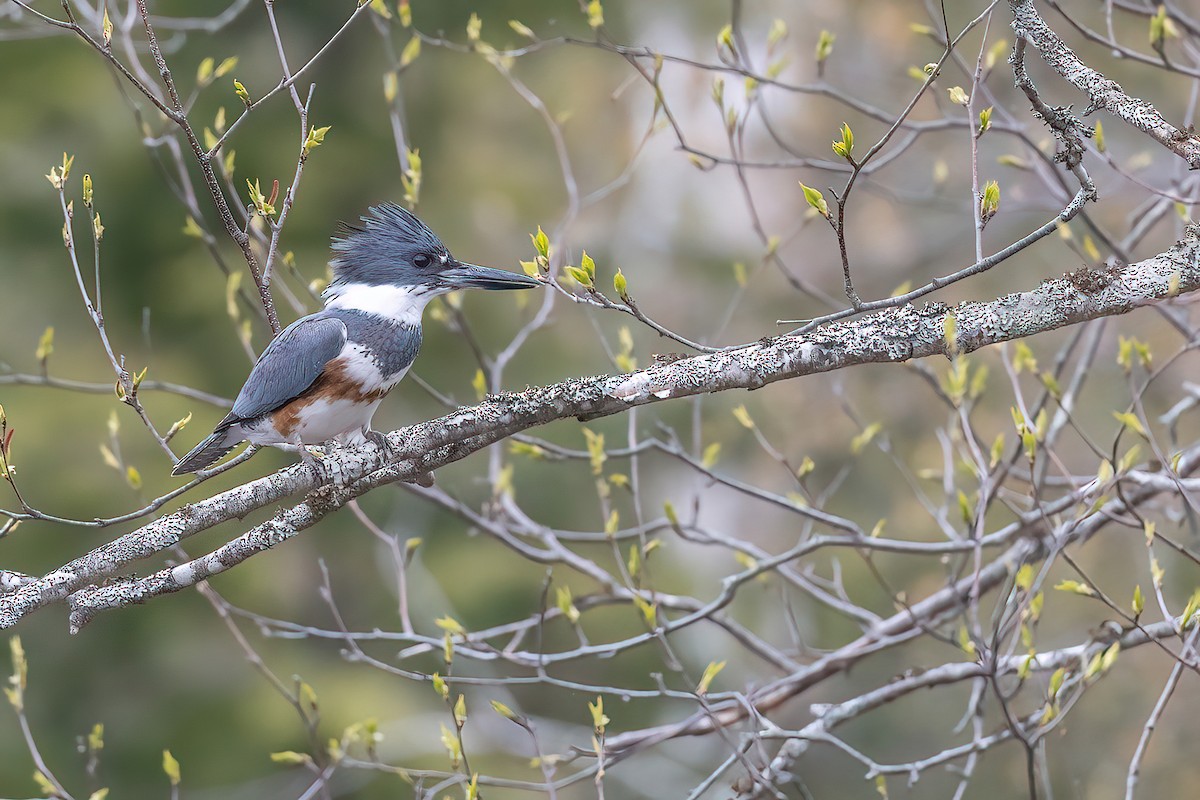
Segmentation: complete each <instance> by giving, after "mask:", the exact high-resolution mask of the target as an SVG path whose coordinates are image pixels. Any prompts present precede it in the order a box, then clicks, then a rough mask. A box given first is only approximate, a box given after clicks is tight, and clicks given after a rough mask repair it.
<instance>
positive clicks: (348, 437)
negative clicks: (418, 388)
mask: <svg viewBox="0 0 1200 800" xmlns="http://www.w3.org/2000/svg"><path fill="white" fill-rule="evenodd" d="M379 403H380V401H379V400H376V401H374V402H372V403H359V402H355V401H353V400H325V399H321V400H317V401H316V402H314V403H312V404H310V405H307V406H304V407H303V408H302V409H300V411H299V413H298V414H297V418H296V424H295V427H294V428H293V429H292V432H291V435H290V436H289V437H284V436H283V435H281V434H280V433H279V431H277V430H276V429H275V427H274V426H273V425H272V424H271V422H270V415H268V416H267V417H266V418H265V419H263V420H261V421H260V422H258V423H257V424H256V425H254V426H253V427H250V426H247V425H241V426H239V427H241V428H242V435H243V436H245V438H246V439H247V440H248V441H250V442H253V443H254V444H269V445H279V444H296V442H297V440H299V442H300V443H301V444H321V443H323V442H328V441H329V440H330V439H338V440H339V441H343V442H347V443H351V444H355V443H359V442H361V441H363V440H364V438H365V437H364V436H363V431H364V429H366V430H369V429H370V427H371V418H372V417H374V416H375V409H377V408H379Z"/></svg>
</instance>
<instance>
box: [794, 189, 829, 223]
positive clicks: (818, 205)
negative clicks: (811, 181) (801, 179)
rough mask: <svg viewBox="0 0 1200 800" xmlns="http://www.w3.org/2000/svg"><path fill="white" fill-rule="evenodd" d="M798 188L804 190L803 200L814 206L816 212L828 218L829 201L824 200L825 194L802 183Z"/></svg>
mask: <svg viewBox="0 0 1200 800" xmlns="http://www.w3.org/2000/svg"><path fill="white" fill-rule="evenodd" d="M800 189H801V191H803V192H804V199H805V201H807V202H808V204H809V205H810V206H812V207H813V208H815V209H816V210H817V213H819V214H820V215H821V216H823V217H825V218H826V219H829V203H827V202H825V195H823V194H821V192H820V190H818V189H814V188H812V187H811V186H805V185H804V184H803V183H801V184H800Z"/></svg>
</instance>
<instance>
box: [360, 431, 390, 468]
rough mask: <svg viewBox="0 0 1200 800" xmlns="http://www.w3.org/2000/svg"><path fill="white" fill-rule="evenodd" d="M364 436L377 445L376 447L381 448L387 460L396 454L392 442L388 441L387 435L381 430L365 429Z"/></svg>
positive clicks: (380, 450)
mask: <svg viewBox="0 0 1200 800" xmlns="http://www.w3.org/2000/svg"><path fill="white" fill-rule="evenodd" d="M363 437H364V438H366V440H367V441H368V442H370V443H371V444H373V445H375V448H376V449H377V450H379V452H381V453H383V457H384V459H385V460H388V461H390V460H391V459H392V457H393V456H394V455H395V450H394V449H393V448H392V443H391V442H389V441H388V438H387V436H385V435H384V434H382V433H380V432H379V431H363Z"/></svg>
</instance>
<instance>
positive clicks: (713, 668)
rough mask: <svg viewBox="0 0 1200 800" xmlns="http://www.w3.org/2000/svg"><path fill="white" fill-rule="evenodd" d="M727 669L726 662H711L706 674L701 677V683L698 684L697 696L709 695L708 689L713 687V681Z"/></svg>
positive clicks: (705, 669)
mask: <svg viewBox="0 0 1200 800" xmlns="http://www.w3.org/2000/svg"><path fill="white" fill-rule="evenodd" d="M723 669H725V662H724V661H710V662H709V663H708V666H707V667H705V668H704V674H703V675H701V676H700V683H698V684H696V694H699V695H705V694H708V687H709V686H711V685H712V682H713V679H714V678H716V677H717V675H719V674H720V673H721V670H723Z"/></svg>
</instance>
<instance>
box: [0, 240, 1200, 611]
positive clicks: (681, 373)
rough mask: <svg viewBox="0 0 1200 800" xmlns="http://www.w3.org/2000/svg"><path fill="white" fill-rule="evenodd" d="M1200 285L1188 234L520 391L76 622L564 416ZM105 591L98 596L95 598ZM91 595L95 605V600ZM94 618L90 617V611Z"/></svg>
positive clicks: (215, 513) (108, 558) (364, 455)
mask: <svg viewBox="0 0 1200 800" xmlns="http://www.w3.org/2000/svg"><path fill="white" fill-rule="evenodd" d="M1197 288H1200V240H1198V230H1197V228H1195V227H1191V228H1189V229H1188V231H1187V235H1186V236H1185V237H1184V239H1183V240H1182V241H1180V242H1177V243H1176V244H1175V245H1174V246H1173V247H1172V248H1171V249H1170V250H1168V251H1166V252H1164V253H1160V254H1159V255H1156V256H1153V257H1151V258H1148V259H1146V260H1144V261H1140V262H1136V263H1134V264H1129V265H1127V266H1124V267H1113V268H1109V269H1100V270H1080V271H1077V272H1075V273H1071V274H1069V275H1065V276H1063V277H1061V278H1056V279H1051V280H1046V281H1043V282H1042V284H1041V285H1040V286H1038V287H1037V288H1036V289H1033V290H1031V291H1028V292H1018V293H1015V294H1010V295H1006V296H1004V297H1000V298H997V299H995V300H992V301H988V302H967V303H961V304H959V305H957V306H954V307H952V308H951V307H947V306H945V305H942V304H929V305H926V306H924V307H922V308H919V309H918V308H914V307H912V306H904V307H902V308H895V309H887V310H885V311H882V312H879V313H876V314H872V315H869V316H866V317H862V318H860V319H857V320H853V321H849V322H844V323H839V324H834V325H830V326H828V327H826V328H823V329H819V330H817V331H813V332H811V333H807V334H803V335H793V334H789V335H785V336H777V337H775V338H771V339H763V340H761V341H759V342H757V343H755V344H753V345H748V346H746V347H742V348H739V349H736V350H729V351H722V352H718V353H710V354H704V355H699V356H694V357H691V358H685V359H680V360H678V361H674V362H671V363H668V364H656V365H654V366H652V367H650V368H648V369H644V370H639V371H637V372H634V373H631V374H628V375H605V376H598V377H590V378H578V379H571V380H567V381H563V382H562V383H558V384H554V385H551V386H544V387H537V388H531V389H527V390H525V391H523V392H516V393H503V394H498V395H491V396H489V397H488V398H487V399H486V400H484V401H483V402H482V403H480V404H478V405H475V406H471V407H468V408H462V409H459V410H458V411H455V412H454V413H451V414H448V415H446V416H444V417H440V418H438V419H435V420H431V421H429V422H423V423H419V424H417V425H412V426H409V427H407V428H403V429H401V430H399V431H394V432H392V433H391V434H389V436H388V438H389V441H390V443H391V445H392V448H393V453H395V454H396V456H395V463H391V464H388V463H387V460H386V458H385V457H384V456H383V454H381V453H379V452H376V451H364V450H347V449H341V450H338V451H335V454H334V458H335V459H336V461H337V465H338V468H339V470H340V473H341V474H342V476H343V484H344V486H343V487H342V488H339V487H325V488H323V489H321V490H320V491H318V492H316V493H314V494H312V495H310V497H309V498H307V499H306V500H305V501H304V502H303V503H301V504H299V505H297V506H295V507H293V508H290V509H287V510H284V511H281V512H280V513H278V514H277V515H276V516H275V517H274V518H272V519H271V520H270V521H268V522H266V523H263V524H262V525H259V526H257V527H255V528H254V529H252V530H250V531H248V532H247V533H246V534H245V535H243V536H242V537H239V538H238V539H236V540H234V541H233V542H230V543H229V544H227V545H225V546H224V547H222V548H219V549H218V550H216V551H214V552H213V553H211V554H210V555H209V556H206V557H204V558H202V559H199V560H197V561H194V562H191V563H189V564H187V565H182V566H180V567H175V568H173V569H170V570H164V571H162V572H160V573H157V574H155V575H153V576H150V577H149V578H145V579H142V580H140V581H138V580H130V581H124V582H114V583H111V584H110V585H109V586H107V587H105V589H104V590H102V591H100V590H94V591H93V592H92V593H90V594H88V595H82V596H80V598H78V600H77V602H76V608H77V613H78V614H79V615H80V616H79V617H78V619H77V622H80V623H82V622H85V621H86V619H87V618H88V617H89V616H90V614H91V613H93V610H94V609H98V608H107V607H113V606H117V605H124V604H126V603H136V602H140V601H142V600H145V599H146V598H148V597H150V596H153V595H155V594H161V593H165V592H171V591H178V590H179V589H181V588H184V587H185V586H189V585H192V584H194V583H195V582H197V581H199V580H203V579H204V578H206V577H208V576H209V575H212V574H215V573H217V572H221V571H223V570H225V569H228V568H229V567H230V566H233V565H234V564H236V563H239V562H240V561H241V560H244V559H245V558H248V557H249V556H250V555H252V554H254V553H257V552H261V551H262V550H264V549H267V548H269V547H272V546H274V545H275V544H277V543H279V542H281V541H284V540H286V539H287V538H290V537H291V536H293V535H295V534H296V533H298V532H299V531H301V530H304V529H305V528H307V527H309V526H311V525H312V524H314V523H315V522H316V521H317V520H319V519H321V517H323V516H324V515H325V514H327V513H328V512H329V511H330V510H333V509H335V508H339V507H341V506H342V505H344V504H345V503H347V502H349V500H350V499H352V498H354V497H357V496H359V495H361V494H362V493H363V492H366V491H369V490H370V489H372V488H374V487H376V486H380V485H383V484H385V483H391V482H394V481H397V480H410V481H411V480H415V479H417V478H419V477H420V476H421V475H422V474H425V473H427V472H430V471H433V470H436V469H439V468H441V467H443V466H445V465H446V464H449V463H452V462H454V461H457V460H459V459H461V458H464V457H466V456H467V455H470V454H471V453H474V452H476V451H478V450H480V449H482V448H483V447H486V446H487V445H490V444H492V443H494V442H497V441H500V440H502V439H504V438H506V437H508V436H511V435H513V434H515V433H518V432H520V431H523V430H526V429H528V428H532V427H535V426H538V425H543V424H546V423H548V422H553V421H555V420H560V419H566V418H569V417H577V418H579V419H581V420H586V419H592V418H596V417H603V416H608V415H611V414H616V413H620V412H622V411H624V410H626V409H628V408H631V407H632V406H635V405H642V404H646V403H653V402H658V401H660V400H666V399H670V398H679V397H689V396H693V395H698V394H707V393H711V392H718V391H725V390H729V389H757V388H760V387H762V386H765V385H766V384H768V383H774V382H776V381H780V380H785V379H788V378H796V377H800V376H803V375H811V374H815V373H821V372H830V371H833V370H837V369H842V368H845V367H850V366H855V365H858V364H867V363H880V362H892V363H898V362H903V361H907V360H908V359H911V358H924V357H928V356H932V355H950V354H953V353H955V352H958V353H966V352H971V351H974V350H977V349H979V348H981V347H985V346H987V345H989V344H995V343H998V342H1002V341H1008V340H1012V339H1020V338H1024V337H1028V336H1032V335H1035V334H1038V333H1042V332H1045V331H1050V330H1054V329H1056V328H1061V327H1064V326H1067V325H1073V324H1076V323H1079V322H1083V321H1086V320H1090V319H1096V318H1098V317H1104V316H1113V315H1117V314H1123V313H1126V312H1129V311H1131V310H1133V309H1135V308H1138V307H1140V306H1144V305H1148V304H1151V303H1154V302H1156V301H1161V300H1166V299H1169V298H1172V297H1175V296H1177V295H1179V294H1181V293H1184V292H1190V291H1194V290H1196V289H1197ZM948 315H952V316H953V317H954V318H955V324H954V326H953V328H954V330H955V331H956V336H955V339H954V341H952V342H947V339H946V330H947V327H948V326H947V324H946V317H947V316H948ZM314 488H315V482H314V478H313V476H312V474H311V472H310V470H308V469H307V468H306V467H303V466H301V465H296V466H293V467H289V468H287V469H284V470H281V471H280V472H277V473H274V474H272V475H269V476H267V477H264V478H259V479H258V480H255V481H251V482H249V483H247V484H244V485H242V486H238V487H236V488H233V489H230V490H228V491H226V492H222V493H221V494H218V495H216V496H214V497H211V498H208V499H205V500H200V501H197V502H196V503H192V504H190V505H188V506H185V507H183V508H181V509H179V510H178V511H175V512H173V513H171V514H167V515H166V516H163V517H161V518H160V519H158V520H155V521H154V522H151V523H149V524H147V525H144V526H142V527H141V528H139V529H137V530H135V531H133V532H131V533H128V534H125V535H124V536H121V537H120V538H118V539H116V540H115V541H113V542H111V543H109V544H106V545H104V546H102V547H100V548H97V549H96V550H94V551H92V552H91V553H88V554H87V555H84V556H82V557H80V558H78V559H76V560H74V561H72V562H70V563H68V564H66V565H64V566H63V567H61V568H59V569H57V570H55V571H53V572H51V573H49V574H47V575H45V576H43V577H42V578H40V579H38V580H36V581H33V582H31V583H27V584H24V585H22V586H21V587H20V588H18V589H17V590H16V591H9V592H6V593H3V594H0V628H8V627H12V626H13V625H15V624H16V623H17V622H18V621H19V620H20V619H21V618H23V617H24V616H26V615H28V614H30V613H32V612H33V611H35V610H37V609H38V608H41V607H42V606H45V605H47V604H50V603H53V602H56V601H61V600H63V599H65V598H67V597H68V596H69V595H71V594H72V593H74V592H77V591H79V590H80V589H84V588H85V587H87V586H90V585H93V584H96V583H97V582H99V581H102V580H106V579H109V578H111V577H113V576H114V575H116V574H117V573H118V572H119V571H120V570H121V569H122V568H123V567H125V566H127V565H129V564H131V563H133V562H135V561H137V560H140V559H144V558H148V557H150V556H153V555H155V554H157V553H160V552H162V551H163V550H164V549H166V548H168V547H171V546H173V545H175V544H178V543H179V542H180V541H182V540H183V539H185V538H187V537H188V536H191V535H192V534H195V533H199V532H200V531H204V530H207V529H209V528H211V527H214V526H215V525H218V524H220V523H222V522H226V521H228V520H231V519H234V518H241V517H244V516H245V515H246V514H248V513H250V512H252V511H255V510H257V509H260V508H263V507H265V506H267V505H270V504H272V503H275V502H277V501H279V500H281V499H283V498H285V497H288V496H290V495H293V494H297V493H300V492H310V491H312V490H313V489H314ZM96 591H100V594H98V595H97V594H96ZM88 598H92V599H88ZM89 609H92V610H89Z"/></svg>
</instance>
